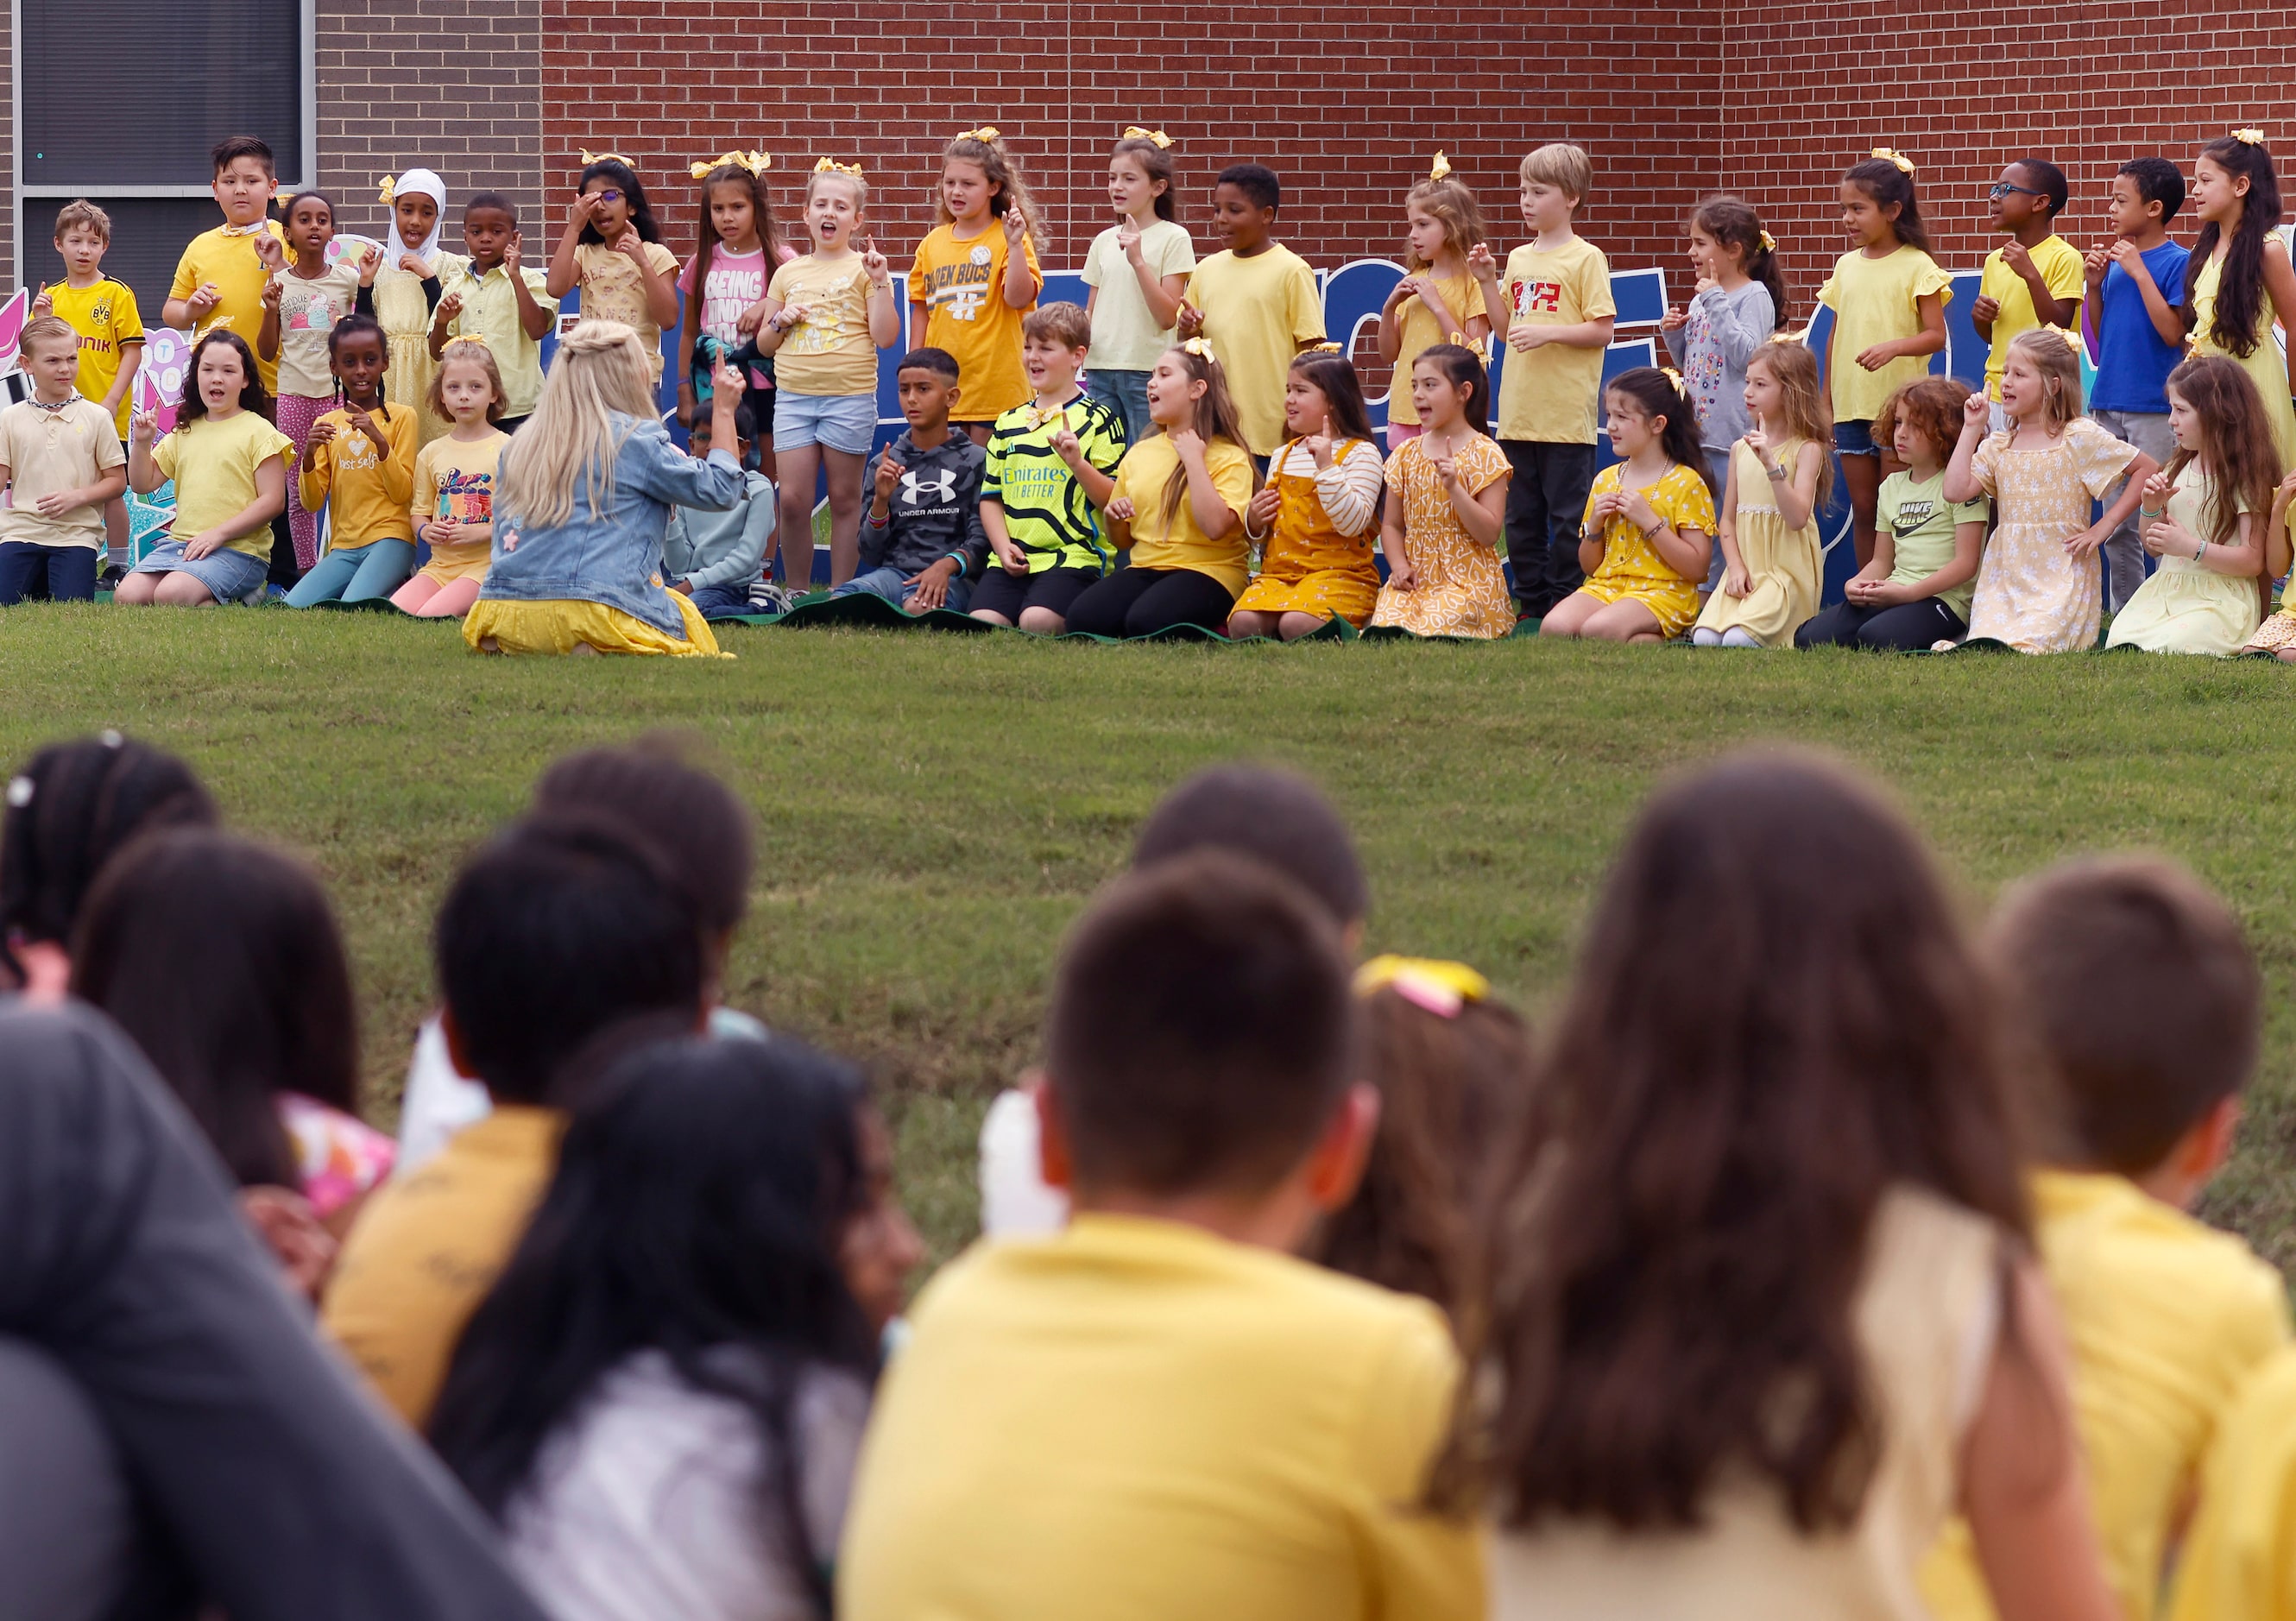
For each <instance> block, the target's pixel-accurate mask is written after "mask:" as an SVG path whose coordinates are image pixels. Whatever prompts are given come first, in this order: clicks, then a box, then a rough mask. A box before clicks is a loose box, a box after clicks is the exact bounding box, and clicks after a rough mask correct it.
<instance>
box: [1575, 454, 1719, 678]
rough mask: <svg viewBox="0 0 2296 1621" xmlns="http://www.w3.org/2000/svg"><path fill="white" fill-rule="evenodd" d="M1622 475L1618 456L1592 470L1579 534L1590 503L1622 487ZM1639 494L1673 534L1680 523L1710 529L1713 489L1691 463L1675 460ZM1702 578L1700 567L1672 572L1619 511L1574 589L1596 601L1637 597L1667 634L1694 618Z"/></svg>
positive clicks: (1591, 511) (1590, 515) (1589, 516)
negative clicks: (1597, 557)
mask: <svg viewBox="0 0 2296 1621" xmlns="http://www.w3.org/2000/svg"><path fill="white" fill-rule="evenodd" d="M1626 475H1627V464H1626V463H1623V462H1619V463H1612V464H1611V466H1609V467H1606V468H1604V469H1603V471H1601V472H1599V473H1596V474H1595V485H1594V487H1593V488H1592V489H1590V490H1588V491H1587V512H1586V515H1585V516H1584V517H1582V518H1581V519H1580V520H1579V532H1580V533H1581V534H1584V533H1585V532H1586V529H1587V526H1588V525H1589V524H1592V523H1593V522H1594V521H1595V502H1596V501H1598V500H1600V499H1601V498H1602V497H1603V496H1604V495H1612V494H1615V493H1616V492H1617V491H1618V490H1620V488H1622V487H1624V485H1625V482H1626ZM1642 495H1643V499H1644V500H1645V501H1647V502H1649V503H1651V510H1652V511H1653V512H1656V513H1657V514H1658V515H1659V516H1660V517H1661V518H1662V519H1664V520H1666V521H1667V522H1668V523H1669V524H1670V525H1672V526H1673V528H1674V530H1675V532H1676V533H1677V534H1680V533H1681V532H1682V531H1683V530H1685V529H1696V530H1697V531H1699V533H1701V534H1702V535H1707V536H1711V535H1712V534H1713V533H1714V492H1713V491H1712V490H1710V489H1708V488H1707V487H1706V480H1705V479H1704V478H1703V477H1702V475H1701V474H1700V473H1699V472H1698V471H1697V470H1696V469H1695V468H1692V467H1687V466H1685V465H1684V464H1683V463H1679V462H1677V463H1675V464H1674V465H1673V466H1672V467H1669V468H1668V469H1667V470H1666V471H1665V473H1664V474H1663V475H1661V477H1660V479H1659V480H1658V482H1656V483H1655V484H1652V486H1651V487H1649V488H1647V489H1645V490H1644V491H1643V492H1642ZM1705 581H1706V570H1705V569H1699V571H1698V576H1697V577H1696V578H1695V579H1693V578H1691V577H1688V576H1685V575H1681V574H1677V573H1676V572H1675V571H1674V569H1673V568H1672V567H1671V566H1670V565H1669V564H1668V562H1667V561H1666V559H1664V558H1662V557H1661V556H1660V555H1659V554H1658V553H1657V552H1656V551H1655V550H1654V549H1653V548H1652V545H1651V544H1650V542H1648V541H1646V540H1644V538H1643V534H1642V530H1640V529H1639V528H1636V526H1635V521H1634V520H1632V519H1631V518H1628V516H1627V515H1626V514H1625V513H1623V512H1621V513H1620V514H1619V515H1618V516H1617V517H1615V518H1613V519H1611V521H1610V523H1609V525H1608V526H1607V527H1605V528H1604V529H1603V561H1602V565H1601V567H1599V568H1597V569H1595V572H1594V573H1592V574H1590V575H1588V576H1587V583H1586V584H1585V585H1581V586H1579V590H1578V592H1577V593H1575V594H1579V595H1585V596H1590V597H1593V598H1594V599H1595V601H1596V602H1640V603H1641V604H1642V605H1643V606H1644V607H1645V608H1647V609H1649V610H1651V615H1652V618H1655V619H1657V620H1658V627H1659V630H1660V633H1661V634H1664V635H1667V636H1669V637H1671V636H1679V635H1683V634H1686V633H1687V632H1688V631H1689V629H1690V627H1691V626H1693V625H1694V624H1696V623H1697V622H1698V587H1699V586H1700V585H1703V584H1705Z"/></svg>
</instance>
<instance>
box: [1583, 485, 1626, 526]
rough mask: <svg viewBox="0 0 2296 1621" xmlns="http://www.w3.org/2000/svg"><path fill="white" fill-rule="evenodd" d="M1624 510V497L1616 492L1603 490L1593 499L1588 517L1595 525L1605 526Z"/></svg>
mask: <svg viewBox="0 0 2296 1621" xmlns="http://www.w3.org/2000/svg"><path fill="white" fill-rule="evenodd" d="M1625 510H1626V497H1624V496H1623V495H1620V494H1619V492H1618V491H1616V490H1605V491H1603V494H1601V495H1597V496H1595V504H1594V506H1593V508H1592V509H1590V512H1589V516H1590V518H1591V520H1592V521H1593V522H1594V523H1595V524H1596V525H1598V526H1599V525H1602V524H1606V523H1608V522H1610V521H1611V519H1613V518H1616V517H1617V516H1618V515H1619V514H1620V512H1623V511H1625Z"/></svg>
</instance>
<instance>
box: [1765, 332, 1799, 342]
mask: <svg viewBox="0 0 2296 1621" xmlns="http://www.w3.org/2000/svg"><path fill="white" fill-rule="evenodd" d="M1770 341H1771V342H1772V343H1800V341H1801V334H1800V332H1772V333H1771V334H1770Z"/></svg>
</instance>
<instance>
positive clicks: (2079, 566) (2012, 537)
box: [1969, 416, 2136, 653]
mask: <svg viewBox="0 0 2296 1621" xmlns="http://www.w3.org/2000/svg"><path fill="white" fill-rule="evenodd" d="M2014 437H2015V436H2014V434H2013V433H1997V434H1995V435H1994V436H1993V437H1992V438H1989V439H1988V440H1986V441H1985V443H1984V444H1982V445H1980V446H1978V447H1977V454H1976V455H1975V456H1974V457H1973V458H1972V460H1971V463H1970V466H1971V470H1972V471H1974V472H1975V473H1976V475H1977V482H1978V483H1979V485H1980V486H1981V487H1983V488H1984V491H1985V493H1986V494H1987V495H1990V496H1992V497H1993V510H1994V512H1995V513H1996V514H1997V517H1998V518H1999V520H2000V526H2001V527H2000V528H1997V529H1996V530H1995V531H1994V533H1993V538H1992V539H1991V540H1990V541H1989V542H1988V543H1987V544H1986V547H1985V561H1983V562H1981V563H1980V564H1979V565H1978V566H1977V594H1976V596H1975V597H1974V598H1972V601H1971V602H1970V611H1969V639H1970V640H1971V641H1972V642H1977V641H1988V640H1989V641H1994V642H2005V643H2008V644H2009V645H2010V646H2011V647H2013V648H2015V649H2016V650H2017V651H2019V652H2021V653H2071V652H2078V651H2081V650H2083V649H2086V648H2091V647H2094V646H2095V645H2096V632H2097V626H2098V625H2099V624H2101V623H2102V622H2103V610H2104V602H2103V589H2102V581H2103V573H2102V571H2101V569H2099V567H2098V564H2097V561H2096V553H2094V552H2092V553H2088V554H2087V556H2084V557H2073V556H2071V555H2069V554H2068V553H2066V551H2065V542H2067V541H2068V540H2071V538H2072V537H2073V536H2076V535H2078V534H2079V533H2080V532H2081V531H2082V530H2084V529H2086V528H2088V527H2089V511H2090V507H2091V504H2092V503H2095V502H2098V501H2102V500H2103V499H2104V495H2105V492H2106V491H2107V490H2109V489H2111V488H2112V487H2113V486H2114V485H2116V484H2118V483H2119V482H2120V475H2121V474H2122V473H2123V472H2124V471H2127V469H2128V464H2129V463H2131V462H2133V461H2135V460H2136V449H2135V447H2134V446H2128V445H2124V444H2122V443H2121V442H2120V440H2119V439H2116V438H2113V437H2112V435H2111V434H2109V433H2107V432H2106V431H2105V430H2103V429H2102V428H2100V427H2098V426H2097V425H2096V423H2095V422H2092V421H2091V420H2090V419H2088V418H2087V417H2085V416H2084V417H2077V418H2075V419H2074V420H2073V421H2072V422H2068V423H2067V424H2066V425H2065V430H2064V431H2063V432H2062V434H2059V435H2058V436H2057V438H2055V439H2054V440H2052V441H2051V442H2050V443H2049V444H2047V445H2046V446H2042V447H2040V448H2039V449H2036V450H2021V449H2017V448H2015V447H2013V445H2012V444H2011V440H2012V439H2013V438H2014Z"/></svg>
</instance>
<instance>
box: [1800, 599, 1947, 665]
mask: <svg viewBox="0 0 2296 1621" xmlns="http://www.w3.org/2000/svg"><path fill="white" fill-rule="evenodd" d="M1967 634H1969V626H1968V625H1967V624H1966V623H1965V622H1964V620H1963V618H1962V617H1961V616H1960V615H1959V614H1957V613H1956V612H1954V610H1952V609H1950V608H1948V607H1947V606H1946V605H1945V604H1944V603H1943V602H1939V600H1938V599H1937V598H1935V597H1923V599H1922V600H1921V601H1920V602H1907V603H1906V604H1905V605H1904V606H1903V607H1899V608H1859V607H1857V606H1855V605H1854V604H1852V603H1849V602H1836V603H1835V604H1834V605H1833V607H1831V608H1829V609H1827V610H1825V612H1824V613H1822V614H1820V615H1818V616H1817V618H1815V619H1812V620H1810V621H1809V622H1808V624H1806V625H1804V626H1802V627H1801V628H1800V630H1798V631H1796V632H1794V645H1795V646H1796V647H1870V648H1879V649H1881V650H1882V651H1885V652H1892V653H1920V652H1927V651H1929V650H1930V648H1931V647H1932V646H1933V645H1935V644H1936V643H1939V642H1958V641H1960V640H1961V639H1962V638H1963V637H1964V636H1965V635H1967Z"/></svg>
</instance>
